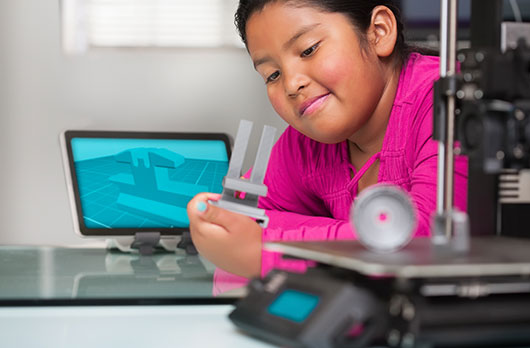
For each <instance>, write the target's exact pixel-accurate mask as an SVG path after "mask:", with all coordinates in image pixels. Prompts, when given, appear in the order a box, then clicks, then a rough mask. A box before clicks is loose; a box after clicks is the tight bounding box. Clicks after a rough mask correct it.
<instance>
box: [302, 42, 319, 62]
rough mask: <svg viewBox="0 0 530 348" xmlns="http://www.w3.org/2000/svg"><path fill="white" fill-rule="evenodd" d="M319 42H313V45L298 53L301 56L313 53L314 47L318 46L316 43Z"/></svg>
mask: <svg viewBox="0 0 530 348" xmlns="http://www.w3.org/2000/svg"><path fill="white" fill-rule="evenodd" d="M319 44H320V42H318V43H316V44H314V45H313V46H311V47H309V48H308V49H306V50H305V51H303V52H302V54H301V55H300V56H301V57H302V58H303V57H309V56H310V55H312V54H313V53H315V51H316V49H317V48H318V45H319Z"/></svg>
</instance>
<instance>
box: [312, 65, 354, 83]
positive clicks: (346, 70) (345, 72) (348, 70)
mask: <svg viewBox="0 0 530 348" xmlns="http://www.w3.org/2000/svg"><path fill="white" fill-rule="evenodd" d="M319 70H320V71H321V72H322V73H321V75H320V76H322V78H324V79H325V84H326V85H327V86H328V87H329V88H331V89H333V87H334V86H337V85H338V84H340V82H341V80H343V79H344V77H345V76H348V77H351V76H352V73H353V65H352V63H351V61H349V60H346V59H337V58H329V59H324V60H322V61H321V63H320V67H319Z"/></svg>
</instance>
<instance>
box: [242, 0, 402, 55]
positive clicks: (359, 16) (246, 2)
mask: <svg viewBox="0 0 530 348" xmlns="http://www.w3.org/2000/svg"><path fill="white" fill-rule="evenodd" d="M272 2H284V3H292V4H296V6H310V7H315V8H319V9H321V10H323V11H325V12H330V13H332V12H338V13H342V14H344V15H346V16H347V17H348V18H349V19H350V20H351V22H352V24H353V26H354V28H355V29H357V31H358V33H359V37H360V40H361V43H365V42H366V37H365V35H364V34H365V33H366V31H367V30H368V28H369V26H370V23H371V19H372V18H371V17H372V11H373V9H374V8H375V7H376V6H380V5H383V6H386V7H388V8H389V9H390V10H391V11H392V12H393V13H394V16H395V17H396V23H397V40H396V45H395V47H394V52H393V54H394V55H395V56H396V58H397V59H398V61H399V63H401V64H402V63H403V62H405V61H406V60H407V57H408V55H409V54H410V52H411V51H412V49H411V48H409V46H408V45H407V44H406V43H405V37H404V35H403V22H402V20H401V15H400V10H399V8H398V7H397V6H396V4H395V2H394V1H393V0H240V1H239V7H238V9H237V11H236V14H235V24H236V27H237V30H238V31H239V36H241V39H242V40H243V42H244V43H245V45H247V37H246V25H247V21H248V19H249V18H250V16H251V15H252V14H254V13H255V12H259V11H261V10H263V8H264V7H265V5H267V4H268V3H272Z"/></svg>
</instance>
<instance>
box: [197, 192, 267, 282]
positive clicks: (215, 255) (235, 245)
mask: <svg viewBox="0 0 530 348" xmlns="http://www.w3.org/2000/svg"><path fill="white" fill-rule="evenodd" d="M220 198H221V195H219V194H214V193H199V194H198V195H196V196H195V197H194V198H193V199H192V200H191V201H190V202H189V203H188V216H189V219H190V233H191V238H192V240H193V244H194V245H195V247H196V248H197V250H198V251H199V253H201V255H203V256H204V257H206V258H207V259H208V260H210V261H211V262H212V263H214V264H215V265H216V266H218V267H220V268H222V269H224V270H225V271H228V272H231V273H234V274H237V275H240V276H243V277H253V276H258V275H259V274H260V270H261V234H262V230H261V227H260V226H259V225H258V224H257V223H256V222H255V221H254V220H252V219H251V218H249V217H248V216H245V215H241V214H237V213H233V212H231V211H228V210H226V209H222V208H219V207H217V206H214V205H211V204H209V203H208V200H212V201H217V200H219V199H220Z"/></svg>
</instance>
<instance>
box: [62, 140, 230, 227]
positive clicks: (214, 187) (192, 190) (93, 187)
mask: <svg viewBox="0 0 530 348" xmlns="http://www.w3.org/2000/svg"><path fill="white" fill-rule="evenodd" d="M79 132H81V133H79ZM96 133H97V132H96ZM66 134H67V135H66V136H65V140H66V142H67V144H66V145H67V150H68V157H69V165H70V173H71V175H72V183H71V184H72V186H73V187H72V188H73V194H74V196H75V202H76V208H77V209H76V210H77V214H78V217H77V218H78V222H79V227H80V230H81V232H82V234H96V235H102V234H105V230H107V233H109V234H116V233H115V232H116V231H121V232H122V233H118V234H128V233H127V232H131V233H132V232H138V231H142V230H145V231H147V230H149V231H161V232H164V231H165V232H170V231H171V230H173V231H181V230H187V227H188V226H189V220H188V215H187V212H186V206H187V204H188V202H189V200H190V199H191V198H192V197H193V196H195V195H196V194H197V193H200V192H215V193H221V192H222V189H223V187H222V181H223V178H224V176H225V175H226V173H227V171H228V161H229V156H230V148H229V143H228V137H227V136H226V135H223V134H197V133H194V134H162V133H139V134H133V133H125V132H123V133H119V134H117V133H116V132H114V134H113V133H112V132H109V133H100V134H99V135H98V134H87V133H85V134H83V132H82V131H77V132H76V131H69V132H67V133H66ZM108 230H113V231H112V232H111V231H108Z"/></svg>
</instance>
